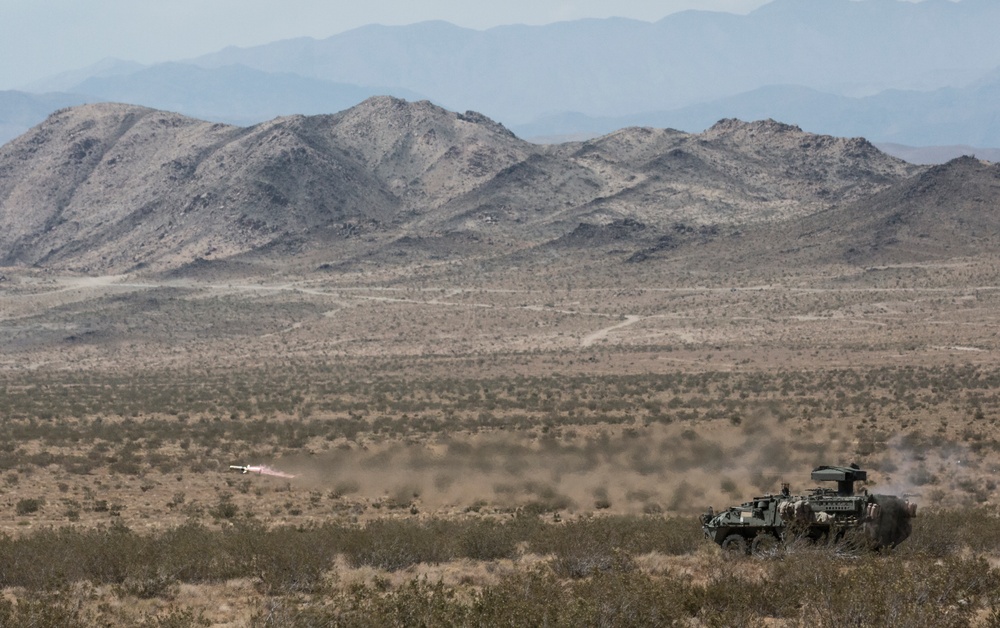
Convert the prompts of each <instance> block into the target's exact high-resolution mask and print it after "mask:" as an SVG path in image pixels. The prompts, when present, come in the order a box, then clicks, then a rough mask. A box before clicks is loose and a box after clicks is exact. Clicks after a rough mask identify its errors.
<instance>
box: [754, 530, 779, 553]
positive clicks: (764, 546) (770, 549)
mask: <svg viewBox="0 0 1000 628" xmlns="http://www.w3.org/2000/svg"><path fill="white" fill-rule="evenodd" d="M776 549H778V538H777V537H775V536H774V535H773V534H769V533H767V532H761V533H760V534H758V535H757V536H755V537H754V539H753V542H752V543H750V552H751V553H752V554H753V555H754V556H766V555H767V554H772V553H774V551H775V550H776Z"/></svg>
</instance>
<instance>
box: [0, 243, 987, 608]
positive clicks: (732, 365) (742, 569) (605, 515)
mask: <svg viewBox="0 0 1000 628" xmlns="http://www.w3.org/2000/svg"><path fill="white" fill-rule="evenodd" d="M779 262H780V260H779ZM588 264H589V266H588ZM470 266H471V267H472V268H470ZM670 268H673V266H671V265H670V264H669V263H660V264H656V265H646V266H643V265H631V266H626V265H622V264H620V263H619V264H617V265H613V264H606V263H603V262H602V260H600V259H594V260H591V261H580V260H579V259H577V260H574V262H573V264H572V265H571V264H569V263H566V262H562V261H560V260H559V259H553V260H551V263H549V264H537V265H536V266H534V267H533V268H530V269H527V270H526V269H520V270H519V271H518V272H511V271H510V270H509V269H507V270H504V271H502V272H501V271H500V270H496V269H492V268H490V267H489V265H488V264H481V265H479V266H478V267H476V266H475V263H474V262H466V263H464V264H463V263H459V262H449V263H439V264H433V263H426V264H421V265H417V266H414V265H406V264H398V265H375V266H373V267H372V268H367V269H361V270H358V271H357V272H353V273H337V274H333V273H324V272H308V273H306V272H298V273H296V272H291V271H287V270H281V269H274V270H273V272H269V273H259V274H257V275H254V276H249V277H248V276H245V275H228V276H227V275H223V274H219V275H218V276H209V277H206V276H198V277H190V276H188V277H185V276H171V275H168V274H162V275H152V274H150V275H141V274H132V275H115V276H83V275H72V274H68V273H57V272H50V271H45V270H41V269H25V268H5V269H0V276H2V279H3V281H0V347H3V349H2V351H0V382H2V386H0V429H2V430H3V433H4V434H3V439H2V443H0V471H2V481H0V533H2V535H3V536H2V537H0V542H2V544H3V549H2V550H0V561H2V563H3V564H2V565H0V577H2V578H3V586H4V587H6V588H5V590H4V591H5V599H6V600H7V602H6V604H7V606H2V605H0V619H2V618H5V617H6V618H7V620H9V622H11V623H12V624H13V625H18V622H20V625H95V624H102V625H139V624H141V625H157V626H167V625H178V626H179V625H196V624H201V625H216V626H247V625H250V626H271V625H375V624H379V625H386V623H389V624H395V625H418V624H419V625H448V624H453V625H487V624H491V625H492V624H496V623H506V624H510V625H530V624H537V623H538V622H539V621H542V620H543V619H544V620H545V621H548V622H550V623H551V624H552V625H571V624H579V623H589V624H601V625H655V624H660V625H741V624H744V623H746V622H747V621H755V620H759V621H766V622H768V623H770V625H789V626H791V625H804V624H809V625H829V626H833V625H845V622H846V623H852V622H853V623H852V625H912V622H915V621H925V622H926V623H929V624H930V625H956V626H958V625H996V621H997V617H998V616H1000V614H998V607H997V606H996V604H997V600H996V591H997V590H998V587H997V584H998V583H1000V572H998V571H997V569H996V567H994V565H996V564H997V562H998V561H1000V526H998V525H997V521H998V517H997V510H996V504H997V502H998V498H1000V493H998V486H997V481H996V478H997V469H998V466H1000V425H998V423H997V421H998V418H1000V415H998V412H1000V398H998V396H997V393H998V390H1000V339H998V336H997V330H998V329H1000V325H998V323H1000V320H998V319H1000V276H998V272H997V269H998V268H1000V265H998V260H995V259H990V258H987V257H976V258H968V259H954V260H949V261H948V262H946V263H941V262H934V263H930V262H928V263H923V264H921V263H912V264H900V265H887V266H878V267H855V266H848V265H844V266H823V267H810V268H787V269H786V268H782V267H781V265H780V263H770V264H767V265H761V266H760V267H759V268H756V269H749V270H745V271H742V272H739V273H733V272H719V271H718V270H717V269H716V270H713V269H712V268H710V267H706V269H705V271H704V272H696V271H692V270H691V266H690V265H685V266H684V267H683V268H685V270H683V271H681V270H675V271H671V270H669V269H670ZM598 269H600V270H601V272H597V270H598ZM775 269H777V270H775ZM852 462H853V463H857V464H859V465H860V466H861V467H862V468H864V469H867V470H868V471H869V480H868V482H867V483H866V485H865V488H866V489H868V490H871V491H874V492H881V493H888V494H896V495H905V496H907V498H908V499H910V500H911V501H914V502H916V503H917V504H918V505H919V509H920V515H919V516H918V517H917V519H915V520H914V529H913V534H912V536H911V538H910V539H909V540H907V541H906V542H905V543H904V544H902V545H901V546H900V547H898V548H895V549H893V550H890V551H884V552H882V553H877V554H872V553H868V552H862V553H857V552H849V551H843V550H842V549H838V548H835V547H803V546H798V545H794V546H793V545H789V547H788V548H786V551H783V552H782V553H781V554H780V555H775V556H770V557H745V558H744V557H733V556H729V555H726V554H723V553H722V551H721V550H720V548H718V547H717V546H715V545H714V544H712V543H711V542H709V541H707V540H705V539H704V538H702V535H701V531H700V529H699V524H698V521H697V515H698V514H699V513H700V512H702V511H704V510H705V508H706V507H708V506H710V505H711V506H713V507H714V508H715V509H716V510H717V511H718V510H719V509H721V508H724V507H726V506H728V505H732V504H737V503H739V502H741V501H743V500H745V499H749V498H750V497H752V496H753V495H759V494H766V493H773V492H777V490H778V488H779V486H780V483H781V482H789V483H790V484H791V485H792V487H793V490H800V491H805V490H807V489H809V488H812V487H813V486H814V484H813V483H812V482H811V481H810V479H809V472H810V470H811V469H812V468H813V467H815V466H816V465H820V464H849V463H852ZM261 464H264V465H269V466H271V467H273V468H275V469H279V470H281V471H283V472H287V473H289V474H294V475H295V477H294V478H284V477H268V476H264V475H257V474H252V473H251V474H241V473H239V472H238V471H232V470H230V469H229V465H261ZM88 548H89V549H88ZM88 552H89V553H88ZM279 558H280V560H279ZM94 565H97V566H94ZM193 566H197V568H195V567H193ZM919 583H923V584H919ZM944 583H950V584H947V585H946V584H944ZM518 591H519V592H520V593H517V592H518ZM598 592H600V593H598ZM775 592H776V593H775ZM514 600H519V601H518V602H517V603H515V602H514ZM584 601H589V602H588V604H589V605H588V604H585V603H584ZM4 613H6V615H4ZM32 621H34V622H35V623H33V624H32V623H30V622H32ZM46 622H48V623H46Z"/></svg>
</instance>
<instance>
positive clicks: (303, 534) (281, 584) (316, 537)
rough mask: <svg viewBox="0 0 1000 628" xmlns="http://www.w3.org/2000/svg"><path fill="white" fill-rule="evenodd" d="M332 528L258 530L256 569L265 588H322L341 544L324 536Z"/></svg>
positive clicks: (299, 590) (254, 550) (268, 590)
mask: <svg viewBox="0 0 1000 628" xmlns="http://www.w3.org/2000/svg"><path fill="white" fill-rule="evenodd" d="M323 532H326V533H327V534H326V535H324V534H323ZM330 532H331V529H330V528H327V529H326V530H323V529H315V528H314V529H302V528H294V527H290V526H285V527H281V528H278V529H275V530H270V531H267V532H264V533H262V534H254V535H253V539H252V541H251V548H250V549H251V551H252V555H253V559H252V560H253V562H252V572H253V574H254V575H255V576H256V577H257V578H258V579H259V582H260V586H261V588H262V589H263V590H264V591H265V592H266V593H268V594H276V593H292V592H295V593H312V592H316V591H318V590H319V589H320V587H321V585H322V581H323V574H324V573H325V572H326V571H327V570H329V569H330V567H331V566H332V564H333V559H334V556H335V552H336V546H337V545H338V543H336V542H335V541H334V540H333V539H330V538H325V539H324V538H323V536H327V537H328V535H329V533H330Z"/></svg>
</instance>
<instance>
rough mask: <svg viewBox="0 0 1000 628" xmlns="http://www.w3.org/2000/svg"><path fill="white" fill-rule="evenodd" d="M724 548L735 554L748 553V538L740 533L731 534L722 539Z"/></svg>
mask: <svg viewBox="0 0 1000 628" xmlns="http://www.w3.org/2000/svg"><path fill="white" fill-rule="evenodd" d="M722 549H724V550H726V551H727V552H732V553H734V554H746V553H747V540H746V539H745V538H743V537H742V536H740V535H739V534H730V535H729V536H727V537H726V538H725V539H723V540H722Z"/></svg>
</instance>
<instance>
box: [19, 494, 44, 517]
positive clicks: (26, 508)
mask: <svg viewBox="0 0 1000 628" xmlns="http://www.w3.org/2000/svg"><path fill="white" fill-rule="evenodd" d="M44 504H45V500H44V499H36V498H33V497H25V498H24V499H19V500H17V504H15V505H14V512H16V513H17V514H18V515H20V516H22V517H23V516H24V515H30V514H32V513H35V512H38V511H39V510H41V508H42V506H43V505H44Z"/></svg>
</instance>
